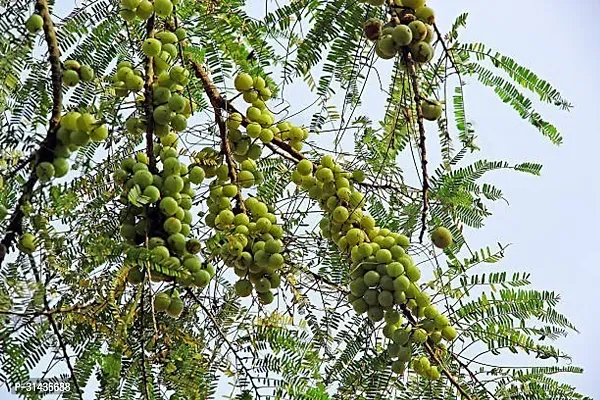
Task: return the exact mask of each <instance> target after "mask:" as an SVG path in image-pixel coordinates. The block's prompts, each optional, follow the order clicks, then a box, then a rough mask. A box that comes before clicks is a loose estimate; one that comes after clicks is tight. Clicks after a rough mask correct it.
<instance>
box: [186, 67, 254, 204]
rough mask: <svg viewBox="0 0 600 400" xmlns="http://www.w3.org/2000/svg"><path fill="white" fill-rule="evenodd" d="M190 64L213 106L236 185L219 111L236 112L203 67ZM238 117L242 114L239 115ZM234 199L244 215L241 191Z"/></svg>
mask: <svg viewBox="0 0 600 400" xmlns="http://www.w3.org/2000/svg"><path fill="white" fill-rule="evenodd" d="M191 63H192V66H193V68H194V72H195V73H196V78H199V79H200V80H201V81H202V86H203V87H204V92H205V93H206V95H207V96H208V99H209V100H210V104H211V105H212V106H213V110H214V113H215V122H216V123H217V126H218V127H219V136H220V137H221V154H223V156H225V162H226V163H227V167H228V168H229V179H231V183H233V184H237V169H236V166H235V161H234V160H233V155H232V151H231V146H230V144H229V139H228V138H227V127H226V126H225V121H223V115H222V113H221V110H226V111H227V112H229V113H234V112H238V111H237V110H236V109H235V108H233V106H232V105H230V103H229V102H228V101H226V100H225V99H224V98H223V97H222V96H221V93H219V90H218V89H217V88H216V87H215V85H214V84H213V83H212V81H211V79H210V77H209V76H208V74H207V73H206V71H205V70H204V67H202V65H200V63H199V62H197V61H193V60H192V61H191ZM240 115H242V114H241V113H240ZM246 124H247V121H246ZM244 126H245V125H244ZM235 197H236V200H237V208H238V209H239V210H240V211H242V212H243V213H245V212H246V206H245V205H244V199H243V198H242V193H241V190H238V193H237V195H236V196H235Z"/></svg>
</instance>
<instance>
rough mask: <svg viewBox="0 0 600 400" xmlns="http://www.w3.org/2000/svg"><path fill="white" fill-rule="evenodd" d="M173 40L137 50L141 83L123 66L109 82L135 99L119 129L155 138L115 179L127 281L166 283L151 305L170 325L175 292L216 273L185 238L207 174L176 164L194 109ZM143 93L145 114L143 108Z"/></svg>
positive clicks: (167, 37)
mask: <svg viewBox="0 0 600 400" xmlns="http://www.w3.org/2000/svg"><path fill="white" fill-rule="evenodd" d="M167 3H168V4H167ZM144 4H145V3H144V1H143V0H142V1H137V0H127V1H125V0H123V2H122V5H123V6H124V7H125V8H126V10H128V11H134V10H135V12H136V15H139V14H140V12H139V11H140V7H145V6H144ZM172 6H173V3H172V2H170V1H167V2H165V1H162V2H159V1H156V2H155V3H154V6H153V7H154V9H155V10H156V13H157V15H158V16H166V15H168V14H170V12H171V11H169V10H172ZM144 15H145V14H144ZM125 19H127V18H125ZM179 35H180V36H182V35H181V31H180V32H179ZM183 36H185V35H183ZM179 40H180V39H179V37H178V36H177V35H176V34H175V33H174V32H171V31H168V30H159V31H158V32H156V34H155V35H154V37H149V38H147V39H146V40H145V41H144V42H143V43H142V45H141V50H142V53H143V54H144V55H145V56H146V57H147V58H146V62H147V63H149V62H152V64H153V71H154V75H153V76H151V77H148V76H145V72H144V71H142V70H140V69H134V68H133V64H132V63H131V62H129V61H121V62H120V63H118V65H117V71H116V73H115V74H114V76H113V82H114V88H115V95H116V96H118V97H127V96H129V95H130V94H132V93H138V94H137V97H136V99H135V104H136V110H135V111H134V113H133V114H132V115H130V116H129V118H128V119H127V121H126V123H125V130H126V131H127V132H129V133H131V134H136V135H137V134H139V133H141V132H143V131H148V129H150V128H151V132H152V133H153V134H154V135H153V136H154V137H155V138H156V141H154V142H153V143H152V148H153V152H151V153H148V154H147V153H145V152H139V153H137V154H135V157H127V158H125V159H124V160H123V161H122V162H121V164H120V168H119V169H117V170H116V171H115V172H114V175H113V177H114V180H115V183H116V184H117V185H118V187H119V189H120V190H121V196H120V201H121V203H122V204H124V205H126V206H127V208H125V209H123V210H122V211H121V221H122V223H121V227H120V232H121V236H122V238H123V240H124V241H125V242H126V243H127V244H128V246H127V249H126V259H125V263H126V265H127V268H128V276H127V280H128V282H129V283H130V284H132V285H137V284H139V283H141V282H143V281H144V278H145V277H146V275H149V276H148V278H149V279H150V281H152V282H171V283H172V284H173V289H172V291H171V293H170V294H166V293H161V294H158V295H156V296H155V300H154V306H155V310H157V311H161V312H166V314H167V315H168V316H170V317H173V318H177V317H179V315H181V313H182V311H183V308H184V304H183V300H182V299H181V298H180V297H179V292H178V291H177V290H176V289H175V286H177V287H181V288H186V287H197V288H204V287H206V286H207V285H208V284H209V282H210V280H211V279H212V277H213V276H214V274H215V271H214V268H213V266H212V265H211V264H210V263H208V262H206V261H204V260H203V259H202V258H201V257H200V256H199V253H200V250H201V243H200V241H199V240H198V239H196V238H194V237H193V236H192V235H191V225H192V222H193V215H192V213H191V208H192V199H193V197H194V196H195V191H194V188H193V186H194V185H198V184H201V183H202V182H203V180H204V177H205V175H206V174H205V171H204V170H203V169H202V168H201V167H200V166H198V165H197V162H196V160H194V159H192V160H191V161H190V162H189V163H186V162H183V161H182V160H181V159H180V150H179V144H180V134H179V132H181V131H184V130H185V129H186V128H187V120H188V118H189V117H190V116H191V113H192V104H191V102H190V101H189V100H188V99H187V98H186V97H185V96H184V89H185V86H186V85H187V84H188V83H189V71H188V70H187V69H186V68H185V67H183V66H180V65H174V64H175V63H176V56H177V54H178V51H177V48H176V46H175V45H176V43H177V42H178V41H179ZM146 80H151V81H152V82H153V84H152V86H151V90H149V91H145V90H144V91H142V90H143V89H144V88H145V84H146ZM149 93H151V96H152V99H151V100H152V101H151V102H150V107H148V102H146V101H145V96H147V95H148V94H149ZM77 123H78V124H79V123H80V121H79V120H78V121H77ZM83 123H84V122H81V124H83Z"/></svg>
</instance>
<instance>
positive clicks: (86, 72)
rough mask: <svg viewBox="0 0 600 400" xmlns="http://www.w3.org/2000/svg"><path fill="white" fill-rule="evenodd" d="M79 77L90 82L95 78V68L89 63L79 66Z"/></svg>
mask: <svg viewBox="0 0 600 400" xmlns="http://www.w3.org/2000/svg"><path fill="white" fill-rule="evenodd" d="M79 77H80V78H81V80H82V81H84V82H89V81H91V80H92V79H94V70H93V69H92V67H90V66H89V65H82V66H81V68H79Z"/></svg>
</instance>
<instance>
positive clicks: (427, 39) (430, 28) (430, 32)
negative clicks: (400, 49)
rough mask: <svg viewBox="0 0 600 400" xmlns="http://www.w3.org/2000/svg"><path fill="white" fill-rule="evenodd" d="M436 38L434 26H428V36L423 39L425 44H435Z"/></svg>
mask: <svg viewBox="0 0 600 400" xmlns="http://www.w3.org/2000/svg"><path fill="white" fill-rule="evenodd" d="M434 36H435V32H434V30H433V26H431V25H427V36H425V38H424V39H423V41H424V42H427V43H431V42H433V38H434Z"/></svg>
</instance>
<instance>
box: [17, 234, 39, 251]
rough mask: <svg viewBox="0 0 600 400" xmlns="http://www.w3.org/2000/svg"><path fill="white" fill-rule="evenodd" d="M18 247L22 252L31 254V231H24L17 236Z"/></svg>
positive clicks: (33, 247) (33, 238)
mask: <svg viewBox="0 0 600 400" xmlns="http://www.w3.org/2000/svg"><path fill="white" fill-rule="evenodd" d="M19 247H20V249H21V251H22V252H24V253H26V254H31V253H33V252H34V251H35V247H36V246H35V237H34V236H33V235H32V234H31V233H24V234H23V235H21V237H20V238H19Z"/></svg>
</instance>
